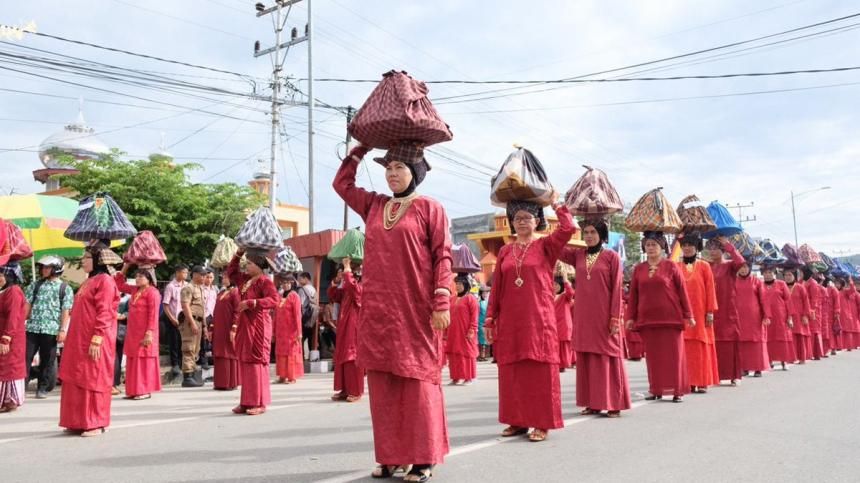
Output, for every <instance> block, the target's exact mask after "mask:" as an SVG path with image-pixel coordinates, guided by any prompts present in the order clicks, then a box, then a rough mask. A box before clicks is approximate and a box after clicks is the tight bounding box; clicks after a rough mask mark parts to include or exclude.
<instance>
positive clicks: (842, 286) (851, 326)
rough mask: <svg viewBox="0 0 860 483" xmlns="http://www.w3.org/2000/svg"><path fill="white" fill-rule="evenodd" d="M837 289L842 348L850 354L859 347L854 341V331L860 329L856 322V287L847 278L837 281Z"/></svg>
mask: <svg viewBox="0 0 860 483" xmlns="http://www.w3.org/2000/svg"><path fill="white" fill-rule="evenodd" d="M836 289H837V290H839V308H840V317H839V325H840V326H841V328H842V333H841V334H840V339H841V347H840V348H841V349H842V350H847V351H849V352H850V351H852V350H854V349H855V348H856V347H857V346H856V344H855V341H854V339H855V337H854V335H855V334H854V330H855V327H860V324H859V323H858V322H860V321H857V320H855V312H856V310H855V308H856V302H855V300H854V299H855V297H857V292H855V291H854V287H853V286H852V285H851V283H850V282H849V281H848V280H847V279H845V278H839V279H837V280H836Z"/></svg>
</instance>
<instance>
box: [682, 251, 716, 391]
mask: <svg viewBox="0 0 860 483" xmlns="http://www.w3.org/2000/svg"><path fill="white" fill-rule="evenodd" d="M677 263H678V268H680V269H681V272H682V273H683V274H684V283H685V285H686V287H687V296H688V297H689V298H690V306H691V307H692V309H693V318H694V319H695V320H696V326H695V327H690V326H685V327H686V328H685V329H684V348H685V349H686V352H687V372H688V374H689V377H690V385H691V386H697V387H708V386H713V385H715V384H719V382H720V376H719V371H718V368H717V349H716V345H715V344H714V327H713V325H710V326H709V325H708V324H707V323H706V314H708V313H714V312H716V311H717V292H716V289H715V288H714V274H713V272H711V265H710V264H708V263H707V262H704V261H702V260H696V262H695V263H692V264H689V265H688V264H685V263H684V262H677Z"/></svg>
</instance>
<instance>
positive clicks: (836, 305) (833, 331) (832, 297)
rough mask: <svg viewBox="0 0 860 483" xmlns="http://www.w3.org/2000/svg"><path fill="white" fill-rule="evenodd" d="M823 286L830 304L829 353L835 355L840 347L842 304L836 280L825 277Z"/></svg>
mask: <svg viewBox="0 0 860 483" xmlns="http://www.w3.org/2000/svg"><path fill="white" fill-rule="evenodd" d="M825 286H826V287H827V298H828V300H829V304H830V310H829V312H830V314H831V316H830V324H829V325H830V355H832V356H835V355H836V350H837V349H840V348H841V347H840V346H841V342H840V334H841V332H842V324H841V321H842V304H841V303H840V302H841V297H840V296H839V290H838V289H837V288H836V282H834V280H833V279H832V278H829V277H828V278H827V280H826V283H825Z"/></svg>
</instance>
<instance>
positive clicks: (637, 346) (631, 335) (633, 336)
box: [621, 279, 645, 362]
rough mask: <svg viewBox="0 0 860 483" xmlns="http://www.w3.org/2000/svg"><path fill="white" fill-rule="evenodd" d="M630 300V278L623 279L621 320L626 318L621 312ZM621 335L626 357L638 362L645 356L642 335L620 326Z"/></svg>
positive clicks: (625, 308) (625, 309)
mask: <svg viewBox="0 0 860 483" xmlns="http://www.w3.org/2000/svg"><path fill="white" fill-rule="evenodd" d="M628 302H630V280H628V279H625V281H624V297H623V298H622V311H621V313H622V317H621V318H622V320H626V317H624V315H623V314H625V313H627V304H628ZM621 332H622V334H621V335H622V337H623V338H624V345H625V347H626V349H627V350H626V352H627V359H628V360H631V361H634V362H639V361H641V360H642V359H643V358H644V357H645V343H643V342H642V336H641V335H639V332H638V331H636V330H627V328H626V327H622V330H621Z"/></svg>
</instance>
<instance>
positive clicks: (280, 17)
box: [254, 0, 313, 226]
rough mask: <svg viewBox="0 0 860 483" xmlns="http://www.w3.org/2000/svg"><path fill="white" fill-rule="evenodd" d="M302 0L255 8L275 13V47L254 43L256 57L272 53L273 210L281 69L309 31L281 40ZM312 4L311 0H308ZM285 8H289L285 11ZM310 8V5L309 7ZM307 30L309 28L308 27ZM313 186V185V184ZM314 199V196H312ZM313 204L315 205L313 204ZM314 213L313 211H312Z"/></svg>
mask: <svg viewBox="0 0 860 483" xmlns="http://www.w3.org/2000/svg"><path fill="white" fill-rule="evenodd" d="M301 1H302V0H275V6H273V7H268V8H267V7H266V6H265V5H263V4H262V3H257V4H256V5H255V8H256V10H257V17H263V16H265V15H268V14H270V13H274V14H275V21H274V27H275V45H274V46H273V47H269V48H267V49H264V50H260V41H259V40H258V41H256V42H255V43H254V57H255V58H256V57H260V56H262V55H266V54H272V112H271V115H272V140H271V151H270V155H269V159H270V166H269V168H270V169H269V176H270V177H271V179H270V185H269V208H271V209H272V210H274V209H275V205H276V204H277V186H278V185H277V180H276V178H275V177H276V174H277V173H276V169H275V167H276V166H277V163H276V153H277V144H278V128H279V126H280V123H281V111H280V108H281V104H282V102H281V101H280V99H279V96H280V91H281V69H282V68H283V66H284V60H285V59H286V57H287V53H288V52H289V48H290V47H292V46H293V45H295V44H298V43H301V42H304V41H305V40H307V32H306V33H305V36H304V37H298V35H297V34H298V31H297V30H296V29H295V28H294V29H293V30H292V35H291V38H290V41H289V42H283V43H282V42H281V32H282V31H283V30H284V26H285V25H286V23H287V17H289V15H290V10H291V9H292V8H291V7H292V6H293V5H294V4H296V3H299V2H301ZM308 3H309V4H310V2H308ZM284 8H286V9H287V11H286V12H284V11H283V10H284ZM308 8H310V7H308ZM306 30H307V29H306ZM282 49H286V50H285V52H284V55H283V57H281V50H282ZM312 186H313V185H312ZM312 199H313V198H312ZM311 206H313V205H311ZM311 213H313V212H311ZM311 223H313V215H311ZM312 226H313V225H312Z"/></svg>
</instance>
